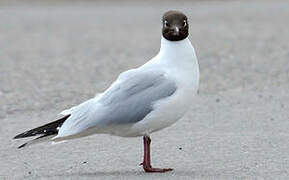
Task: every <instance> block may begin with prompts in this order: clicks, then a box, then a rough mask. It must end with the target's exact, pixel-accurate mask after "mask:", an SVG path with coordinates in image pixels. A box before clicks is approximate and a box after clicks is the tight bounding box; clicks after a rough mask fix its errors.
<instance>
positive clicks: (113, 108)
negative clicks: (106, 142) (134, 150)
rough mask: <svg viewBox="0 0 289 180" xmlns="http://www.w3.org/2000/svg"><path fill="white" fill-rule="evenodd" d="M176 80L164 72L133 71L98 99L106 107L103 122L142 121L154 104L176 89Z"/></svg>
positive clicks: (123, 122) (124, 122)
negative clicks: (169, 77)
mask: <svg viewBox="0 0 289 180" xmlns="http://www.w3.org/2000/svg"><path fill="white" fill-rule="evenodd" d="M176 89H177V88H176V84H175V82H174V81H173V80H170V79H168V78H166V77H165V75H164V73H162V72H155V71H149V72H134V73H131V74H130V75H128V76H127V77H124V78H123V79H121V80H120V83H119V84H116V85H115V86H114V87H112V88H110V89H109V90H108V91H107V92H105V93H104V95H103V96H102V97H101V98H100V99H99V102H100V103H102V104H103V106H105V107H106V109H107V113H106V117H103V120H102V121H101V123H103V124H107V125H108V124H126V123H135V122H138V121H141V120H142V119H143V118H144V117H145V116H146V115H148V114H149V113H150V112H151V111H152V110H153V104H154V103H155V102H157V101H158V100H161V99H164V98H167V97H169V96H171V95H172V94H174V92H175V91H176Z"/></svg>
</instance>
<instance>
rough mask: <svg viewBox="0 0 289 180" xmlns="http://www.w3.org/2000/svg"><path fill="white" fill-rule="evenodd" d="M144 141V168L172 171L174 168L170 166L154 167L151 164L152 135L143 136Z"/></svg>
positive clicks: (149, 170) (148, 170)
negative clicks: (163, 167) (166, 167)
mask: <svg viewBox="0 0 289 180" xmlns="http://www.w3.org/2000/svg"><path fill="white" fill-rule="evenodd" d="M143 143H144V158H143V162H142V163H141V165H142V166H143V169H144V171H145V172H159V173H163V172H166V171H172V170H173V169H171V168H168V169H161V168H153V167H152V165H151V154H150V144H151V139H150V137H149V136H144V137H143Z"/></svg>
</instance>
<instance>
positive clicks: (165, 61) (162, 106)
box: [117, 38, 199, 136]
mask: <svg viewBox="0 0 289 180" xmlns="http://www.w3.org/2000/svg"><path fill="white" fill-rule="evenodd" d="M155 66H158V68H160V69H162V70H163V71H165V72H166V74H167V77H168V78H170V79H173V80H174V81H175V82H176V85H177V90H176V92H175V93H174V94H173V95H172V96H171V97H169V98H166V99H163V100H160V101H158V102H157V103H155V104H154V105H153V107H154V110H153V111H152V112H151V113H150V114H148V115H147V116H146V117H145V118H144V119H143V120H142V121H139V122H138V123H136V124H134V125H133V126H132V127H130V128H125V130H126V132H125V133H124V132H121V133H120V134H119V133H117V134H118V135H121V136H141V135H148V134H150V133H152V132H155V131H158V130H160V129H163V128H166V127H168V126H170V125H172V124H173V123H175V122H176V121H177V120H179V119H180V118H182V117H183V116H184V114H185V113H186V112H187V111H188V110H189V108H190V106H191V104H192V103H193V98H194V96H195V95H196V93H197V91H198V88H199V65H198V61H197V58H196V55H195V51H194V48H193V46H192V45H191V43H190V41H189V39H185V40H183V41H182V42H179V41H178V42H171V41H167V40H165V39H164V38H163V39H162V46H161V50H160V52H159V54H158V55H157V56H156V57H155V58H153V59H152V60H151V61H149V62H148V63H146V64H145V65H144V66H142V67H141V68H152V67H155Z"/></svg>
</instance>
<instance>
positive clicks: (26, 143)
mask: <svg viewBox="0 0 289 180" xmlns="http://www.w3.org/2000/svg"><path fill="white" fill-rule="evenodd" d="M26 145H27V143H24V144H22V145H21V146H19V147H18V149H21V148H23V147H24V146H26Z"/></svg>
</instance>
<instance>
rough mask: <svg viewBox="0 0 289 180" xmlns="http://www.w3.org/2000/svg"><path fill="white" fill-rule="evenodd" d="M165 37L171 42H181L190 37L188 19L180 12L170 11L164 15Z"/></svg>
mask: <svg viewBox="0 0 289 180" xmlns="http://www.w3.org/2000/svg"><path fill="white" fill-rule="evenodd" d="M162 33H163V37H164V38H166V39H167V40H169V41H180V40H183V39H185V38H187V37H188V35H189V24H188V18H187V16H186V15H185V14H183V13H182V12H180V11H168V12H166V13H165V14H164V15H163V28H162Z"/></svg>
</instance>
